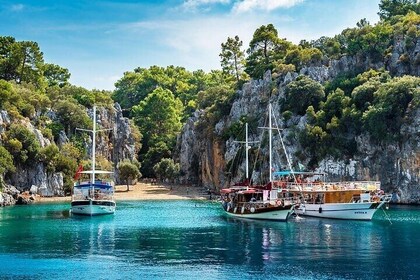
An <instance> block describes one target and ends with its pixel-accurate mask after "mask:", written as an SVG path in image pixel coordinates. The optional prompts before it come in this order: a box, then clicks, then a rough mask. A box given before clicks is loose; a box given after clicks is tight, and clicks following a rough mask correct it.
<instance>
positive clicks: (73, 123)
mask: <svg viewBox="0 0 420 280" xmlns="http://www.w3.org/2000/svg"><path fill="white" fill-rule="evenodd" d="M54 108H55V110H56V113H57V117H58V119H59V120H60V122H61V124H62V125H63V126H64V128H65V131H66V134H67V135H72V133H73V132H74V129H75V128H77V127H78V128H88V127H91V126H92V121H91V120H90V118H89V116H88V115H87V113H86V111H85V108H84V107H83V106H81V105H79V104H77V103H76V102H74V101H73V100H71V99H64V100H61V101H58V102H57V103H56V104H55V105H54Z"/></svg>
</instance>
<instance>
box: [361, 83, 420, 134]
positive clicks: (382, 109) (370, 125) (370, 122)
mask: <svg viewBox="0 0 420 280" xmlns="http://www.w3.org/2000/svg"><path fill="white" fill-rule="evenodd" d="M419 84H420V78H418V77H412V76H404V77H401V78H399V77H398V78H394V79H392V80H391V81H389V82H388V83H386V84H382V85H381V86H380V88H379V89H378V90H377V91H376V92H375V94H374V95H375V101H374V104H373V105H372V106H370V107H369V108H368V110H367V111H365V112H364V113H363V122H364V127H365V129H366V130H367V131H368V132H370V134H371V135H372V136H373V139H375V140H376V141H378V142H389V141H392V140H400V139H401V137H402V135H401V134H400V128H401V126H402V124H403V123H404V116H405V115H406V112H407V109H408V108H409V107H410V108H411V110H414V109H415V108H416V107H417V106H418V105H419V104H420V89H419ZM410 104H411V105H410Z"/></svg>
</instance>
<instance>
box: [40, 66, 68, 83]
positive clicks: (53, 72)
mask: <svg viewBox="0 0 420 280" xmlns="http://www.w3.org/2000/svg"><path fill="white" fill-rule="evenodd" d="M43 70H44V77H45V79H46V80H47V83H48V86H50V87H51V86H59V87H63V86H65V85H67V84H68V81H69V79H70V72H69V70H68V69H66V68H63V67H61V66H58V65H56V64H50V63H45V64H44V66H43Z"/></svg>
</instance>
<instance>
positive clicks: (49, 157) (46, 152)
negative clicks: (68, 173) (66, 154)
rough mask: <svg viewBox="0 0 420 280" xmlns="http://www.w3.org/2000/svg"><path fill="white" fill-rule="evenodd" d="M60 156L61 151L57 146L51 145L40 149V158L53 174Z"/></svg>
mask: <svg viewBox="0 0 420 280" xmlns="http://www.w3.org/2000/svg"><path fill="white" fill-rule="evenodd" d="M59 154H60V150H59V149H58V147H57V146H56V145H55V144H51V145H48V146H46V147H44V148H41V149H40V151H39V155H38V158H39V160H40V161H41V162H43V163H44V165H45V167H46V169H47V171H49V172H51V173H53V172H55V168H56V166H57V160H58V157H59Z"/></svg>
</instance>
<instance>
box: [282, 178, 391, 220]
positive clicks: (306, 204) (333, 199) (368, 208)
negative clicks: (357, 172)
mask: <svg viewBox="0 0 420 280" xmlns="http://www.w3.org/2000/svg"><path fill="white" fill-rule="evenodd" d="M274 174H276V175H285V176H287V177H290V176H291V175H293V177H295V176H297V179H296V180H294V181H293V182H288V181H287V180H285V179H281V180H279V181H277V182H276V184H277V185H278V186H279V187H280V188H282V189H285V190H286V191H287V192H288V193H290V195H292V196H293V198H294V200H295V201H298V204H297V205H296V207H295V213H296V214H297V215H302V216H311V217H319V218H331V219H345V220H371V219H372V217H373V215H374V214H375V213H376V211H377V210H379V209H380V208H381V207H384V206H385V205H388V203H389V202H390V200H391V195H387V194H385V193H384V191H383V190H381V188H380V182H377V181H351V182H325V181H323V180H318V179H317V180H314V181H311V180H310V179H309V178H314V177H319V176H320V175H322V174H316V173H310V172H292V171H282V172H275V173H274Z"/></svg>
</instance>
